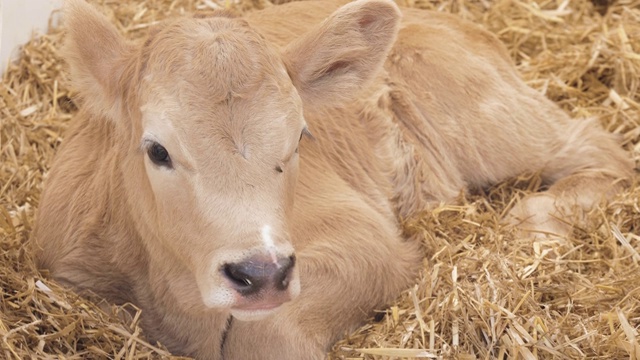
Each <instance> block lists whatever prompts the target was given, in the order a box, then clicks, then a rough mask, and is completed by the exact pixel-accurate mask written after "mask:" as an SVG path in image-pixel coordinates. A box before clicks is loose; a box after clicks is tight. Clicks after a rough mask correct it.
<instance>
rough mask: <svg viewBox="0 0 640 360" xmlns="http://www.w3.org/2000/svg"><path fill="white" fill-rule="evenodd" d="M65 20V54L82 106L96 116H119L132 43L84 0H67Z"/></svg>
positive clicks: (64, 10)
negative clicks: (127, 41) (128, 42)
mask: <svg viewBox="0 0 640 360" xmlns="http://www.w3.org/2000/svg"><path fill="white" fill-rule="evenodd" d="M63 21H64V24H65V26H66V29H67V33H66V38H65V46H64V49H63V56H64V57H65V59H66V61H67V63H68V64H69V69H70V71H71V81H72V84H73V86H74V87H75V89H76V90H77V91H78V92H79V95H80V97H81V99H82V100H83V103H82V106H83V107H85V108H89V111H91V112H92V113H94V115H106V116H107V117H108V118H111V119H115V118H118V117H119V116H121V110H122V109H120V106H121V104H122V101H121V100H122V96H123V95H122V94H123V90H124V89H123V86H124V84H123V81H122V80H123V78H124V71H125V68H126V60H127V54H129V53H130V48H129V45H128V44H127V43H126V42H125V41H124V39H123V38H122V37H121V36H120V34H119V33H118V31H117V30H116V28H115V26H113V25H112V24H111V23H110V22H109V21H108V20H107V18H106V17H105V16H104V15H102V14H100V13H99V12H98V11H97V10H96V9H95V8H93V7H92V6H90V5H89V4H87V3H86V2H85V0H66V1H65V4H64V8H63Z"/></svg>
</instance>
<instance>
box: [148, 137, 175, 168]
mask: <svg viewBox="0 0 640 360" xmlns="http://www.w3.org/2000/svg"><path fill="white" fill-rule="evenodd" d="M147 154H148V155H149V159H151V161H153V163H154V164H156V165H159V166H167V167H171V158H170V157H169V152H168V151H167V149H165V148H164V146H162V145H160V144H158V143H157V142H154V143H153V144H151V146H149V148H148V150H147Z"/></svg>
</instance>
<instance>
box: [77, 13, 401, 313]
mask: <svg viewBox="0 0 640 360" xmlns="http://www.w3.org/2000/svg"><path fill="white" fill-rule="evenodd" d="M65 14H66V18H67V20H66V21H67V27H68V29H69V33H68V40H67V50H66V51H67V60H68V61H69V63H70V68H71V73H72V78H73V80H74V81H75V85H76V86H77V88H78V90H79V92H80V94H81V96H82V97H83V99H84V103H83V104H82V106H84V107H85V108H86V109H87V111H89V112H90V113H91V114H92V115H93V116H91V117H92V118H94V119H92V121H100V120H96V119H104V120H103V121H112V122H114V123H115V127H116V128H118V129H119V131H118V132H116V133H117V134H126V135H125V136H124V137H125V138H126V139H127V141H122V142H119V141H115V142H114V143H116V144H122V149H121V151H120V152H118V154H120V156H122V159H120V160H121V163H122V166H121V169H122V173H123V175H124V181H125V183H126V187H127V188H128V189H129V191H128V192H127V196H128V198H127V199H123V201H126V202H127V203H128V204H129V207H130V211H131V213H132V218H133V219H134V221H135V223H136V224H135V225H136V228H137V229H138V231H139V232H140V235H141V238H142V239H143V241H144V243H145V245H146V247H147V249H148V250H149V252H150V254H151V256H150V259H151V261H152V262H155V263H156V264H155V265H156V266H168V267H169V266H171V267H174V266H176V264H178V266H177V268H181V269H186V272H187V273H188V274H190V275H189V276H187V277H186V280H185V277H184V276H182V277H176V278H175V279H174V278H167V279H166V281H168V282H170V283H171V282H175V283H178V282H180V284H179V288H181V289H191V290H193V292H195V293H197V294H198V295H199V296H198V298H199V299H198V300H194V301H199V302H201V304H204V305H205V306H206V307H208V308H212V309H221V310H230V311H231V313H232V314H233V315H234V316H236V317H237V318H239V319H254V318H258V317H260V316H262V315H265V314H269V313H270V312H271V311H273V310H274V309H276V308H277V307H278V306H279V305H281V304H282V303H284V302H286V301H289V300H292V299H293V298H295V297H296V296H297V295H298V293H299V292H300V282H299V277H298V274H297V266H296V257H295V253H294V248H293V246H292V239H290V235H289V234H290V226H292V224H291V223H290V215H291V212H292V207H293V198H294V188H295V183H296V179H297V176H298V166H299V164H298V163H299V158H298V157H299V155H298V146H299V143H300V141H301V140H302V138H303V137H304V135H305V134H308V130H307V124H306V122H305V119H304V116H303V103H304V107H305V111H313V109H317V108H320V107H323V106H332V105H336V104H339V103H340V102H342V101H345V100H351V98H350V97H352V96H354V94H357V91H356V90H357V89H359V88H360V87H362V86H363V85H365V84H367V83H368V82H369V80H370V79H371V78H373V77H374V76H375V74H376V73H377V72H379V71H380V69H381V65H382V63H383V61H384V58H385V57H386V54H387V52H388V51H389V48H390V46H391V44H392V42H393V40H394V39H395V35H396V33H397V26H398V21H399V12H398V10H397V8H396V7H395V5H393V3H391V2H389V1H357V2H355V3H351V4H348V5H346V6H344V7H343V8H341V9H340V10H338V11H337V12H336V13H335V14H334V15H332V16H331V17H330V18H328V19H327V20H326V21H325V22H324V23H322V24H320V25H319V26H318V27H317V28H316V29H314V30H313V31H311V32H310V33H308V34H305V35H304V36H301V37H300V38H299V39H298V40H297V41H295V42H294V43H292V44H290V45H289V46H288V47H287V48H285V49H283V50H282V52H280V51H279V50H277V49H276V48H275V47H274V46H272V45H270V44H269V43H268V42H267V41H266V40H265V39H264V38H263V37H262V36H260V35H259V34H258V33H257V32H256V31H255V30H253V29H252V28H251V27H249V25H248V24H247V23H246V22H245V21H244V20H242V19H239V18H233V17H229V16H226V15H224V14H221V15H219V16H213V17H211V18H206V19H195V18H186V19H181V20H177V21H175V22H173V23H169V24H167V25H165V26H164V27H162V28H160V29H158V30H157V31H155V32H154V33H153V34H152V35H150V37H149V39H148V40H147V41H146V42H145V44H144V45H142V46H134V45H131V44H128V43H126V42H125V41H124V40H123V39H121V38H120V36H119V34H118V33H117V31H116V30H115V29H114V28H113V26H111V25H110V24H109V23H108V22H107V21H106V19H104V18H103V17H102V16H101V15H99V14H98V13H97V12H96V11H95V10H93V9H92V8H90V7H89V6H87V5H86V4H85V3H84V2H83V1H80V0H70V1H69V2H68V3H67V10H66V13H65ZM294 242H295V241H294ZM183 272H184V271H183Z"/></svg>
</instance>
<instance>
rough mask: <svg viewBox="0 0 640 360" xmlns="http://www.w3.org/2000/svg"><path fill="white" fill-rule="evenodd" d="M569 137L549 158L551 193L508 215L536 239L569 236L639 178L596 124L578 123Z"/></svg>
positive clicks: (526, 201) (533, 196)
mask: <svg viewBox="0 0 640 360" xmlns="http://www.w3.org/2000/svg"><path fill="white" fill-rule="evenodd" d="M563 135H564V137H565V140H564V142H563V147H562V148H560V149H558V151H553V150H552V151H550V152H549V153H548V154H547V156H549V157H550V160H549V161H548V163H547V164H546V166H545V167H544V169H543V172H542V176H543V180H545V181H546V182H548V183H550V186H549V189H548V190H546V191H543V192H540V193H536V194H531V195H528V196H526V197H525V198H523V199H522V200H521V201H520V202H519V203H518V204H516V206H515V207H514V208H513V209H512V210H511V211H510V213H509V215H508V217H507V219H508V221H509V222H511V223H512V224H515V225H517V226H518V228H519V230H521V232H523V233H525V234H527V233H528V234H529V235H530V236H532V237H534V238H538V237H544V236H554V237H561V238H564V237H566V236H567V235H569V233H570V232H571V230H572V223H576V224H580V223H582V222H584V220H585V219H584V217H585V215H586V213H587V212H588V211H590V210H591V209H593V207H594V206H596V205H598V203H599V202H601V201H603V200H607V199H609V198H611V197H612V196H613V195H614V194H615V193H616V192H617V191H619V190H621V189H622V188H623V187H624V185H625V184H626V183H627V182H628V181H629V180H630V178H631V176H632V174H633V163H632V160H631V158H630V157H629V156H628V154H626V153H625V151H624V150H623V149H622V148H621V147H620V146H619V144H618V143H617V141H615V139H614V137H613V136H612V135H611V134H608V133H606V132H605V131H603V130H601V129H599V128H598V127H597V126H595V124H593V121H589V120H574V121H572V122H570V123H568V124H567V131H566V132H564V133H563Z"/></svg>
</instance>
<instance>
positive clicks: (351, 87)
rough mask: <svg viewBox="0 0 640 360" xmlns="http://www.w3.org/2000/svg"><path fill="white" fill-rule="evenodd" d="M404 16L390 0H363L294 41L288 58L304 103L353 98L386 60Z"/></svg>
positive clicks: (312, 104)
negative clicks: (401, 18)
mask: <svg viewBox="0 0 640 360" xmlns="http://www.w3.org/2000/svg"><path fill="white" fill-rule="evenodd" d="M400 17H401V14H400V10H399V9H398V7H397V6H396V5H395V4H394V3H393V2H392V1H390V0H358V1H355V2H352V3H349V4H347V5H345V6H343V7H341V8H339V9H338V10H336V12H334V13H333V14H332V15H331V16H330V17H329V18H327V19H326V20H325V21H324V22H323V23H321V24H320V25H319V26H317V27H315V28H314V29H312V30H311V31H309V32H308V33H306V34H305V35H303V36H302V37H300V38H299V39H297V40H296V41H294V42H293V43H291V44H290V45H289V46H288V47H287V48H286V49H285V51H284V61H285V64H286V65H287V68H288V71H289V74H290V75H291V77H292V80H293V83H294V85H295V86H296V88H297V89H298V92H299V93H300V96H301V97H302V99H303V101H304V103H305V106H307V107H315V106H320V107H323V106H332V105H337V104H339V103H341V102H344V101H348V100H352V99H353V98H354V97H355V96H356V95H357V93H358V90H360V89H361V88H362V87H363V86H365V85H367V83H368V82H369V81H370V80H371V79H372V78H373V77H374V76H375V75H376V73H378V71H379V70H380V69H381V67H382V65H383V64H384V61H385V59H386V58H387V55H388V53H389V50H390V49H391V46H392V45H393V43H394V41H395V39H396V36H397V33H398V28H399V24H400Z"/></svg>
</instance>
